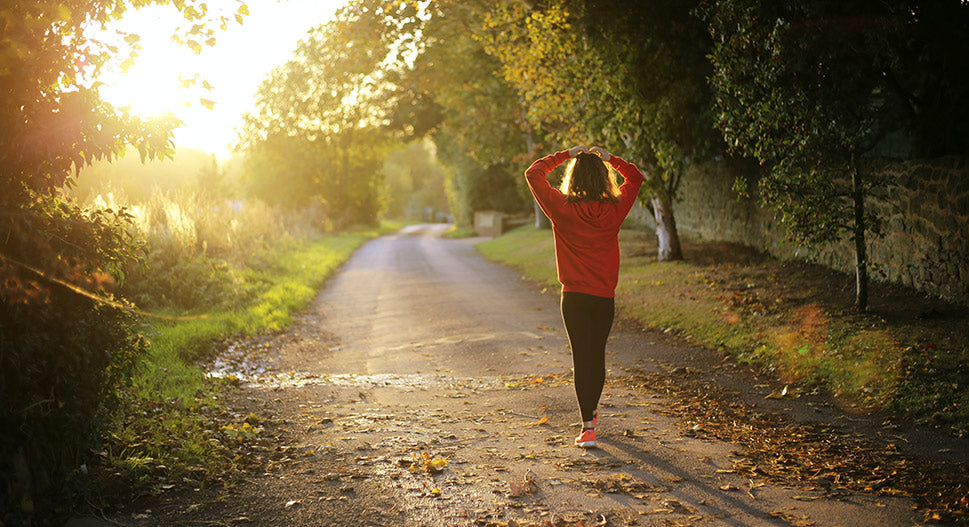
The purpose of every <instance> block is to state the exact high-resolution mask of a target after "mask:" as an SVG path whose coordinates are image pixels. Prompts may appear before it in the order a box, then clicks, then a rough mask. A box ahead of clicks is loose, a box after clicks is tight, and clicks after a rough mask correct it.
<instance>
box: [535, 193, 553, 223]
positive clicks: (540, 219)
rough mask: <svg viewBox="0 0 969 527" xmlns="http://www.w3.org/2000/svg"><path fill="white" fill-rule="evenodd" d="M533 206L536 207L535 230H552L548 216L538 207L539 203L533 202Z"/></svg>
mask: <svg viewBox="0 0 969 527" xmlns="http://www.w3.org/2000/svg"><path fill="white" fill-rule="evenodd" d="M533 205H535V228H536V229H551V228H552V222H551V221H549V220H548V216H546V215H545V213H544V212H542V207H539V206H538V202H537V201H534V200H533Z"/></svg>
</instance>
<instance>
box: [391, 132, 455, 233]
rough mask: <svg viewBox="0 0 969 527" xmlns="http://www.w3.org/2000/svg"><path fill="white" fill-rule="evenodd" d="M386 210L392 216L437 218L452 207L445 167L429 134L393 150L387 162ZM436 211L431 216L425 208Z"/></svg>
mask: <svg viewBox="0 0 969 527" xmlns="http://www.w3.org/2000/svg"><path fill="white" fill-rule="evenodd" d="M383 172H384V193H383V201H384V204H385V209H384V210H385V213H386V215H387V216H388V217H391V218H408V219H417V220H423V221H435V216H436V214H437V213H446V212H447V211H448V202H447V195H446V194H445V192H444V177H445V176H444V169H443V168H442V167H441V166H440V163H438V160H437V156H436V149H435V147H434V143H433V142H432V141H431V140H430V139H429V138H425V139H422V140H418V141H414V142H412V143H410V144H408V145H407V146H404V147H402V148H400V149H397V150H395V151H393V152H391V153H390V154H389V155H388V156H387V159H386V160H385V161H384V164H383ZM428 209H429V210H430V211H432V212H431V215H430V216H428V215H427V214H426V213H425V212H426V211H427V210H428Z"/></svg>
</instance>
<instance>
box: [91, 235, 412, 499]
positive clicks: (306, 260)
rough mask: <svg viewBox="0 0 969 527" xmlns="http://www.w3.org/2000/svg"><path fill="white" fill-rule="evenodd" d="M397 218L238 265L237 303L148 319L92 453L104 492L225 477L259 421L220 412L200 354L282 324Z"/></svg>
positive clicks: (217, 385)
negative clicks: (244, 291)
mask: <svg viewBox="0 0 969 527" xmlns="http://www.w3.org/2000/svg"><path fill="white" fill-rule="evenodd" d="M398 227H399V225H397V224H390V223H385V224H384V225H382V226H381V227H380V228H379V229H370V230H359V231H355V232H349V233H343V234H335V235H327V236H323V237H321V238H318V239H316V240H312V241H307V242H305V243H301V244H297V245H295V246H293V247H290V248H287V249H285V250H280V251H277V252H274V253H272V256H271V258H269V261H268V262H267V264H266V265H265V266H264V267H262V268H260V269H247V270H244V272H243V273H241V274H242V275H244V276H245V277H246V278H245V279H246V281H247V282H248V283H247V284H246V285H247V286H248V287H252V288H254V289H255V291H256V294H255V295H253V296H252V297H251V298H252V300H251V301H249V302H248V303H247V304H246V305H236V306H226V305H224V304H218V305H219V307H216V308H210V309H209V310H208V311H205V312H201V313H193V314H192V315H193V317H194V318H190V319H187V320H182V321H177V322H168V321H152V322H149V323H147V325H146V328H145V333H146V334H147V335H148V336H149V338H150V340H151V344H150V347H149V352H148V355H147V357H145V359H144V360H143V362H142V363H141V364H140V366H139V368H138V370H137V372H136V375H135V377H134V379H133V380H132V382H131V384H130V386H128V387H127V388H125V389H124V390H123V393H122V400H123V404H122V405H121V410H120V411H119V412H117V413H116V414H115V415H113V416H112V419H113V421H112V424H111V426H109V429H110V433H109V434H108V437H107V438H106V441H105V448H104V450H103V451H102V452H100V456H99V457H100V459H101V464H102V468H103V470H101V471H100V475H101V477H102V478H103V481H101V482H100V485H99V486H100V487H101V488H104V489H105V494H106V495H115V496H119V497H120V496H129V495H130V494H131V491H132V489H134V490H136V491H138V492H145V493H157V492H161V491H164V490H168V489H171V488H173V487H176V486H179V487H180V486H184V485H188V486H190V487H195V488H201V487H204V486H208V485H213V484H217V483H224V482H225V477H226V476H227V475H228V474H230V473H232V472H233V471H234V470H235V469H237V468H239V467H240V466H242V465H244V464H245V463H246V460H245V459H243V456H244V453H243V452H242V451H241V450H240V446H241V444H242V443H244V441H245V440H246V439H249V438H253V437H256V436H258V434H259V432H260V431H261V427H260V426H259V421H260V420H259V418H258V417H256V416H253V415H249V416H232V415H226V413H225V412H224V411H223V410H222V405H221V403H220V400H221V399H222V398H223V397H224V391H225V390H224V389H225V387H226V386H227V384H228V383H231V380H215V379H212V378H210V377H209V376H207V375H206V372H205V370H204V368H203V366H202V365H201V363H200V360H201V359H204V358H206V357H208V356H209V355H210V354H211V351H212V347H213V343H214V342H215V341H216V340H218V339H221V338H225V337H229V336H232V335H254V334H259V333H264V332H268V331H275V330H279V329H282V328H283V327H285V326H286V325H287V324H288V323H289V321H290V316H291V314H292V313H293V312H295V311H297V310H299V309H301V308H303V307H304V306H305V305H306V304H307V303H309V301H310V300H311V299H312V298H313V297H314V296H315V294H316V292H317V291H318V290H319V288H320V287H321V286H322V285H323V283H324V282H325V281H326V279H327V278H329V276H331V275H332V274H333V273H334V272H335V271H336V270H337V268H338V267H339V266H340V265H341V264H342V263H343V262H345V261H346V260H347V259H348V258H349V256H350V255H351V254H352V253H353V251H354V250H356V249H357V248H358V247H359V246H360V245H362V244H363V243H364V242H365V241H367V240H369V239H372V238H374V237H376V236H378V235H380V234H383V233H386V232H391V231H393V230H396V229H397V228H398ZM160 314H165V315H172V314H173V313H160ZM186 318H188V317H186Z"/></svg>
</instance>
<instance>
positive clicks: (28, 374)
mask: <svg viewBox="0 0 969 527" xmlns="http://www.w3.org/2000/svg"><path fill="white" fill-rule="evenodd" d="M7 210H11V209H7ZM12 210H20V211H23V212H22V213H18V214H10V215H7V216H5V218H6V220H7V221H6V224H5V225H4V227H6V232H7V234H8V237H7V238H6V240H5V243H4V244H3V245H2V246H0V249H2V250H3V252H2V254H3V255H4V260H3V263H4V264H6V266H7V267H6V270H5V272H6V273H7V277H6V278H5V279H4V287H5V294H3V295H0V400H2V401H3V404H2V406H0V505H2V507H3V511H4V512H3V513H2V515H0V524H4V525H17V524H20V523H31V520H30V519H29V518H30V517H31V516H33V515H34V512H35V511H45V513H50V512H51V511H55V510H56V507H57V506H60V507H63V506H64V504H69V503H71V499H70V496H71V494H72V491H71V489H70V482H71V475H72V472H73V471H74V470H76V469H77V468H78V465H79V463H80V461H79V460H80V459H81V456H82V454H83V453H85V452H86V451H87V450H88V449H89V448H90V447H92V446H95V444H96V441H97V437H98V432H99V430H100V427H101V425H102V423H103V418H104V417H105V415H106V414H107V411H108V410H109V409H110V408H111V406H112V405H113V403H114V399H113V397H112V395H113V394H114V393H115V389H116V387H117V386H118V385H119V384H121V383H123V382H125V380H126V379H128V378H129V374H130V371H131V369H132V368H133V366H134V363H135V361H136V359H137V357H138V356H139V355H140V354H141V353H142V352H143V351H145V349H146V345H145V342H144V341H143V339H142V338H141V337H140V336H139V335H138V334H137V333H136V332H135V331H134V323H135V320H134V317H133V316H132V315H130V314H129V313H127V312H126V311H125V310H123V309H119V308H117V307H111V306H110V305H108V303H114V304H117V303H115V302H113V301H110V300H109V301H108V303H105V302H103V301H97V300H93V299H92V298H89V297H88V296H85V295H84V294H80V293H79V292H78V290H85V289H86V290H88V291H99V293H98V294H100V295H106V294H107V293H105V292H104V290H103V289H99V288H102V287H107V286H108V285H109V284H111V283H113V282H114V280H116V279H117V278H118V276H119V275H120V274H119V272H118V270H119V269H120V268H122V267H123V266H125V265H128V264H129V263H130V260H131V255H132V254H133V253H134V252H135V249H136V247H135V245H134V244H133V243H132V240H131V238H130V237H129V236H128V235H127V234H126V232H127V227H128V225H129V222H128V218H127V216H126V215H124V214H123V213H118V212H117V211H114V210H107V209H105V210H100V211H94V212H89V211H84V210H82V209H80V208H78V207H76V206H75V205H73V204H71V203H69V202H64V201H62V200H60V199H58V198H52V197H49V196H35V199H34V200H33V201H31V202H30V204H29V205H28V206H27V207H25V208H20V209H17V208H13V209H12ZM31 251H32V253H31ZM48 253H49V254H51V255H55V256H52V257H51V258H46V259H45V258H43V257H38V256H37V255H38V254H48ZM32 256H33V258H32ZM38 259H40V260H43V261H46V262H49V264H46V265H45V266H44V267H43V268H34V267H32V266H30V265H28V264H14V263H12V262H14V261H16V262H24V261H27V262H30V261H37V260H38ZM28 283H29V284H31V285H30V287H24V286H23V284H28ZM18 290H19V291H21V292H22V293H23V294H17V291H18ZM92 296H93V295H92ZM62 512H66V511H62Z"/></svg>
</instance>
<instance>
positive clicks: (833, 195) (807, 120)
mask: <svg viewBox="0 0 969 527" xmlns="http://www.w3.org/2000/svg"><path fill="white" fill-rule="evenodd" d="M700 11H701V13H702V14H703V16H704V18H705V19H706V20H707V21H708V22H709V24H710V33H711V35H712V36H713V38H714V42H715V44H714V47H713V53H712V59H713V64H714V75H713V77H712V84H713V86H714V87H715V89H716V94H717V95H716V106H717V111H718V115H717V118H718V124H719V127H720V130H721V131H722V133H723V137H724V139H725V140H726V141H727V143H728V145H730V148H731V150H732V151H733V152H734V153H738V154H741V155H746V156H750V157H753V158H755V159H757V160H758V161H760V162H761V163H762V164H763V165H764V166H765V167H767V169H768V170H767V172H766V173H765V174H764V175H763V176H762V177H761V178H760V179H759V181H758V188H759V192H760V199H761V200H762V202H763V203H764V204H765V205H767V206H769V207H772V208H774V209H775V210H776V211H778V213H779V214H780V216H781V219H782V222H783V223H784V225H785V226H786V228H787V231H788V234H789V237H790V238H791V239H792V240H796V241H797V242H800V243H803V244H806V245H809V246H821V245H823V244H826V243H829V242H831V241H834V240H837V239H839V238H840V237H841V236H842V235H843V234H845V233H847V235H848V237H849V238H850V239H851V240H852V241H853V242H854V247H855V275H856V295H855V305H856V306H857V308H858V309H859V310H865V309H867V306H868V256H867V250H866V237H867V236H868V234H870V233H874V234H876V235H877V233H878V227H879V223H878V220H879V218H877V217H876V216H875V215H874V214H873V213H872V212H871V211H870V210H869V209H867V208H866V203H865V201H866V197H867V196H868V195H869V193H870V192H871V190H872V188H873V187H875V186H877V185H878V184H879V183H880V181H879V179H878V178H876V177H874V174H872V173H871V172H870V171H868V170H866V168H865V166H866V165H865V164H864V163H863V159H862V158H863V157H864V156H870V155H876V154H885V153H887V152H889V151H888V150H887V149H886V147H885V145H886V144H888V141H886V138H893V139H896V140H895V141H893V142H895V143H898V142H899V141H898V140H897V138H899V137H901V142H902V143H907V144H908V145H909V146H908V147H907V148H903V149H902V150H903V151H902V152H901V154H900V155H903V156H907V155H912V154H913V153H916V152H919V151H921V152H927V151H930V147H929V145H936V146H935V148H938V145H947V146H948V148H949V149H951V148H953V147H954V148H955V149H957V150H958V149H961V151H962V152H965V151H966V147H967V141H969V139H967V134H966V132H967V124H966V116H967V111H969V104H967V103H966V102H965V101H964V98H962V97H958V96H956V95H955V93H957V92H958V91H959V90H960V89H962V88H964V86H965V81H966V80H967V79H966V76H967V67H966V66H969V64H966V62H967V56H969V55H967V51H969V37H967V36H966V31H965V29H966V28H967V22H969V6H966V5H965V4H964V3H959V2H957V1H954V0H953V1H950V2H935V1H920V0H897V1H888V2H884V1H879V2H874V1H865V0H858V1H853V2H844V1H835V0H802V1H797V2H769V1H761V0H720V1H716V2H708V3H707V4H706V5H705V6H704V7H703V8H702V9H701V10H700ZM939 35H945V36H943V37H940V36H939ZM940 43H945V44H944V45H940ZM940 65H945V67H939V66H940ZM959 65H961V66H959ZM946 112H948V115H944V114H946ZM934 128H937V129H941V130H944V131H945V132H946V133H945V134H944V135H945V136H946V139H945V141H937V139H938V134H937V133H934V131H933V129H934ZM944 149H945V148H944ZM896 150H897V149H896ZM936 152H938V150H936ZM894 153H895V154H896V155H899V152H897V151H896V152H894ZM740 186H741V187H743V186H746V185H745V184H744V182H740Z"/></svg>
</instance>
